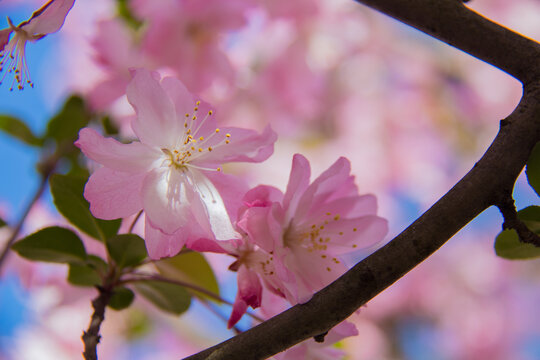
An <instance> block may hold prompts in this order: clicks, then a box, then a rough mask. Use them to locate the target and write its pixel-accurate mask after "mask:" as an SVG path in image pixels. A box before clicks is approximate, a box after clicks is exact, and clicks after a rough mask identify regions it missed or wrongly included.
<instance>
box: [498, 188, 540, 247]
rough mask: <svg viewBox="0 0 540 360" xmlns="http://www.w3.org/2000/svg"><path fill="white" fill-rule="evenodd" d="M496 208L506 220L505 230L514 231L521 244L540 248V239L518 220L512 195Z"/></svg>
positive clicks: (502, 200)
mask: <svg viewBox="0 0 540 360" xmlns="http://www.w3.org/2000/svg"><path fill="white" fill-rule="evenodd" d="M496 206H497V207H498V208H499V210H500V211H501V214H502V216H503V218H504V223H503V229H514V230H516V232H517V234H518V237H519V240H520V241H521V242H523V243H527V244H532V245H534V246H536V247H540V237H539V236H538V235H536V234H535V233H534V232H532V231H531V230H530V229H529V228H528V227H527V225H525V223H524V222H523V221H521V220H520V218H518V214H517V211H516V207H515V205H514V200H513V199H512V197H511V196H510V195H506V196H504V197H503V198H502V199H501V201H500V202H499V203H498V204H496Z"/></svg>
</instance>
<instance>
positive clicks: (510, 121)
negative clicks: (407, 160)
mask: <svg viewBox="0 0 540 360" xmlns="http://www.w3.org/2000/svg"><path fill="white" fill-rule="evenodd" d="M360 1H361V2H363V3H365V4H367V5H369V6H372V7H374V8H376V9H378V10H380V11H382V12H384V13H386V14H388V15H390V16H393V17H395V18H397V19H399V20H401V21H404V22H406V23H408V24H409V25H412V26H414V27H416V28H418V29H420V30H422V31H424V32H426V33H428V34H430V35H432V36H434V37H437V38H439V39H441V40H443V41H445V42H447V43H448V44H450V45H453V46H455V47H457V48H460V49H462V50H463V51H466V52H468V53H470V54H471V55H473V56H476V57H478V58H480V59H482V60H484V61H487V62H489V63H490V64H492V65H494V66H497V67H498V68H500V69H502V70H504V71H506V72H507V73H509V74H511V75H513V76H515V77H516V78H518V79H520V80H521V81H522V82H523V83H524V85H525V87H524V95H523V97H522V99H521V101H520V103H519V105H518V107H517V108H516V109H515V110H514V112H513V113H512V114H511V115H510V116H509V117H508V118H506V119H505V120H502V121H501V123H500V130H499V133H498V134H497V137H496V138H495V140H494V141H493V143H492V144H491V146H490V147H489V149H488V150H487V151H486V153H485V154H484V156H483V157H482V158H481V159H480V161H478V162H477V163H476V164H475V166H474V167H473V168H472V169H471V170H470V171H469V172H468V173H467V174H466V175H465V176H464V177H463V178H462V179H461V180H460V181H459V182H458V183H457V184H456V185H455V186H454V187H453V188H452V189H451V190H450V191H449V192H448V193H447V194H446V195H444V196H443V197H442V198H441V199H440V200H439V201H437V202H436V203H435V204H434V205H433V206H432V207H431V208H430V209H429V210H428V211H426V212H425V213H424V214H423V215H422V216H421V217H420V218H418V219H417V220H416V221H415V222H414V223H413V224H412V225H410V226H409V227H408V228H407V229H405V230H404V231H403V232H402V233H401V234H399V235H398V236H397V237H395V238H394V239H393V240H392V241H390V242H389V243H388V244H387V245H386V246H384V247H383V248H381V249H379V250H378V251H376V252H375V253H373V254H372V255H370V256H369V257H368V258H366V259H364V260H363V261H362V262H360V263H359V264H357V265H356V266H355V267H353V268H352V269H351V270H349V271H348V272H347V273H346V274H344V275H343V276H342V277H341V278H339V279H337V280H336V281H335V282H333V283H332V284H330V285H329V286H327V287H326V288H324V289H323V290H321V291H320V292H318V293H317V294H315V295H314V296H313V298H312V299H311V300H310V301H309V302H307V303H306V304H301V305H296V306H294V307H292V308H291V309H289V310H287V311H285V312H283V313H281V314H279V315H277V316H275V317H273V318H272V319H270V320H268V321H266V322H264V323H262V324H260V325H258V326H256V327H254V328H252V329H250V330H248V331H246V332H244V333H242V334H239V335H237V336H235V337H233V338H231V339H229V340H227V341H225V342H223V343H221V344H218V345H216V346H214V347H212V348H209V349H207V350H204V351H202V352H200V353H198V354H195V355H193V356H191V357H188V358H187V359H191V360H196V359H212V360H216V359H263V358H266V357H269V356H271V355H274V354H276V353H278V352H280V351H283V350H285V349H287V348H289V347H291V346H293V345H295V344H297V343H299V342H301V341H303V340H305V339H308V338H311V337H314V336H317V335H319V334H323V333H325V332H326V331H328V330H329V329H331V328H332V327H333V326H335V325H336V324H338V323H340V322H341V321H343V320H344V319H346V318H347V317H348V316H349V315H350V314H352V313H353V312H354V311H356V310H357V309H358V308H359V307H361V306H362V305H364V304H366V303H367V302H368V301H369V300H370V299H372V298H373V297H375V296H376V295H377V294H379V293H380V292H382V291H383V290H384V289H386V288H387V287H388V286H390V285H391V284H393V283H394V282H395V281H397V280H398V279H399V278H401V277H402V276H403V275H405V274H406V273H407V272H408V271H410V270H411V269H412V268H414V267H415V266H416V265H418V264H419V263H421V262H422V261H423V260H425V259H426V258H427V257H428V256H429V255H431V254H432V253H433V252H435V251H436V250H437V249H439V248H440V247H441V246H442V245H443V244H444V243H445V242H446V241H447V240H448V239H450V238H451V237H452V236H453V235H454V234H455V233H457V232H458V231H459V230H460V229H461V228H462V227H464V226H465V225H466V224H467V223H468V222H470V221H471V220H472V219H474V218H475V217H476V216H477V215H478V214H480V213H481V212H482V211H484V210H485V209H487V208H488V207H490V206H491V205H494V204H497V202H498V199H500V198H501V196H503V195H504V194H508V193H509V192H511V191H512V189H513V187H514V183H515V180H516V178H517V177H518V175H519V174H520V172H521V170H522V169H523V167H524V166H525V163H526V161H527V158H528V157H529V154H530V152H531V151H532V148H533V147H534V145H535V144H536V142H537V141H539V140H540V121H538V119H540V103H539V101H538V99H540V65H538V61H537V60H538V59H539V58H540V45H539V44H538V43H535V42H534V41H532V40H529V39H527V38H524V37H522V36H520V35H518V34H516V33H514V32H512V31H510V30H508V29H506V28H504V27H501V26H499V25H497V24H495V23H493V22H491V21H489V20H487V19H485V18H483V17H481V16H480V15H478V14H476V13H475V12H473V11H471V10H469V9H467V8H466V7H465V6H464V5H463V4H462V3H461V2H460V1H456V0H360Z"/></svg>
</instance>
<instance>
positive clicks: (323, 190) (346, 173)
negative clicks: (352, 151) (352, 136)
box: [294, 157, 351, 218]
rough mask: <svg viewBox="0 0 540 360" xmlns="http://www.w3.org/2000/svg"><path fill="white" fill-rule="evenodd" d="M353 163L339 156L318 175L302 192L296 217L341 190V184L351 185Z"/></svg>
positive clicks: (302, 215)
mask: <svg viewBox="0 0 540 360" xmlns="http://www.w3.org/2000/svg"><path fill="white" fill-rule="evenodd" d="M350 172H351V164H350V162H349V160H347V159H346V158H344V157H341V158H339V159H338V160H337V161H336V162H335V163H334V164H332V166H330V167H329V168H328V169H327V170H326V171H324V172H323V173H322V174H321V175H319V177H317V178H316V179H315V180H314V181H313V182H312V183H311V185H309V186H308V188H307V189H306V191H305V192H304V193H303V194H302V197H301V198H300V201H299V202H298V208H297V210H296V211H295V215H294V216H295V217H298V218H303V217H305V216H306V215H307V213H308V211H309V210H310V209H312V208H314V207H319V206H320V205H321V204H322V203H324V202H325V201H327V200H328V199H329V198H331V197H332V196H333V194H334V193H335V192H336V191H339V189H340V187H341V186H345V185H350V183H351V179H350V177H351V176H350Z"/></svg>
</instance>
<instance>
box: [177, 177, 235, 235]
mask: <svg viewBox="0 0 540 360" xmlns="http://www.w3.org/2000/svg"><path fill="white" fill-rule="evenodd" d="M186 174H189V175H188V176H189V178H190V180H191V185H192V186H193V187H194V188H195V189H196V190H195V191H196V192H197V194H198V199H197V198H195V199H193V203H192V211H193V215H194V216H195V218H196V219H197V221H198V223H199V225H200V226H201V227H203V229H205V230H208V231H210V232H211V233H213V234H214V235H215V237H216V239H217V240H231V239H239V238H240V237H241V236H240V234H238V233H237V232H236V231H235V230H234V227H233V225H232V223H231V219H230V218H229V214H228V213H227V209H226V207H225V203H224V202H223V199H222V198H221V195H220V194H219V192H218V191H217V189H216V187H215V186H214V184H212V182H211V181H210V180H209V179H208V178H207V177H206V176H205V175H204V174H203V173H202V172H200V171H198V170H196V169H190V170H189V172H187V173H186Z"/></svg>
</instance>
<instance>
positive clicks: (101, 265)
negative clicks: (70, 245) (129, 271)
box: [86, 255, 109, 274]
mask: <svg viewBox="0 0 540 360" xmlns="http://www.w3.org/2000/svg"><path fill="white" fill-rule="evenodd" d="M86 263H87V264H88V265H89V266H90V267H92V268H93V269H95V270H96V271H98V272H100V273H101V274H105V273H106V272H107V271H108V268H109V265H107V263H106V262H105V260H103V259H102V258H100V257H99V256H96V255H88V258H87V259H86Z"/></svg>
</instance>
